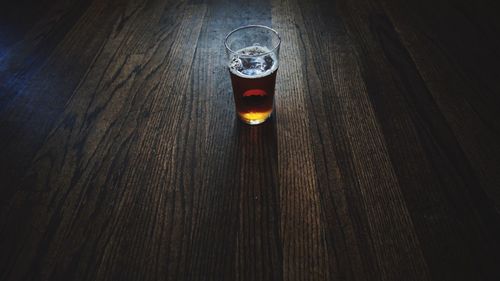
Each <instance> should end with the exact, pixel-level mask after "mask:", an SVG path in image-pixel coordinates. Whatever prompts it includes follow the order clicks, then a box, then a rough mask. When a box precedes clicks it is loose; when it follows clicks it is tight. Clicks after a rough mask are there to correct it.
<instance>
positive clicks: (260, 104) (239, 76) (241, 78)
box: [226, 26, 280, 125]
mask: <svg viewBox="0 0 500 281" xmlns="http://www.w3.org/2000/svg"><path fill="white" fill-rule="evenodd" d="M240 29H241V31H242V32H245V34H244V35H242V36H241V37H242V38H244V39H242V40H239V41H238V36H236V35H238V34H234V33H237V32H236V31H239V30H240ZM240 29H237V30H235V31H233V32H232V33H230V34H229V35H228V37H227V38H226V48H227V51H228V55H229V65H228V67H229V74H230V76H231V84H232V87H233V95H234V102H235V105H236V113H237V115H238V117H239V118H240V119H241V120H242V121H243V122H245V123H247V124H252V125H254V124H260V123H262V122H264V121H265V120H266V119H267V118H269V116H270V115H271V113H272V112H273V104H274V88H275V85H276V73H277V71H278V49H279V43H280V41H279V36H278V35H277V33H276V32H275V31H274V30H272V29H270V28H268V27H263V26H248V27H243V28H240ZM246 29H248V30H246ZM231 35H233V37H236V39H235V38H231ZM270 36H275V38H274V39H275V40H272V39H273V38H272V37H270ZM251 37H253V38H251ZM228 38H229V39H230V40H229V41H230V42H229V44H228ZM249 38H251V39H249ZM240 39H241V38H240ZM244 40H247V41H249V42H253V43H247V44H245V43H246V42H241V41H244ZM259 42H260V43H259ZM273 43H274V45H273ZM229 45H232V46H229ZM235 46H238V47H242V48H239V49H235V48H234V47H235ZM231 47H233V48H231ZM270 48H271V49H270Z"/></svg>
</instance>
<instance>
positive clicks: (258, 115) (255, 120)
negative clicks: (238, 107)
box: [238, 110, 272, 125]
mask: <svg viewBox="0 0 500 281" xmlns="http://www.w3.org/2000/svg"><path fill="white" fill-rule="evenodd" d="M271 113H272V110H271V111H269V112H250V113H238V117H239V118H240V120H241V121H242V122H243V123H246V124H249V125H258V124H262V123H264V122H265V121H266V120H267V119H268V118H269V117H270V116H271Z"/></svg>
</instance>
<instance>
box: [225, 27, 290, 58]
mask: <svg viewBox="0 0 500 281" xmlns="http://www.w3.org/2000/svg"><path fill="white" fill-rule="evenodd" d="M253 27H258V28H264V29H267V30H270V31H271V32H273V33H274V34H275V35H276V36H277V37H278V44H276V46H274V47H273V48H272V49H271V50H269V52H265V53H261V54H258V55H243V54H239V53H238V52H237V51H234V50H232V49H231V48H229V46H228V45H227V39H228V38H229V36H231V35H232V34H233V33H235V32H236V31H240V30H242V29H247V28H253ZM280 45H281V36H280V35H279V34H278V32H277V31H276V30H274V29H272V28H270V27H268V26H265V25H258V24H251V25H244V26H240V27H238V28H236V29H234V30H233V31H231V32H229V33H228V34H227V35H226V38H225V39H224V46H225V47H226V50H228V51H229V52H231V53H232V54H235V55H238V56H239V57H261V56H265V55H269V54H272V53H274V52H275V51H276V49H278V48H279V46H280ZM249 47H250V46H249Z"/></svg>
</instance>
